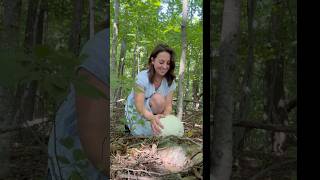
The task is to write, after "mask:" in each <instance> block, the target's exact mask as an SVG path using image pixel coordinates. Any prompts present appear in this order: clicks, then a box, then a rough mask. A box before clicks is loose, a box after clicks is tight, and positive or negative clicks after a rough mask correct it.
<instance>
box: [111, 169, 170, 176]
mask: <svg viewBox="0 0 320 180" xmlns="http://www.w3.org/2000/svg"><path fill="white" fill-rule="evenodd" d="M111 169H112V170H114V171H119V170H127V171H132V172H144V173H146V174H149V175H151V174H153V175H157V176H163V175H166V174H160V173H157V172H152V171H146V170H142V169H129V168H121V169H120V168H115V169H113V168H111Z"/></svg>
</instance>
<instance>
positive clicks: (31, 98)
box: [21, 0, 48, 122]
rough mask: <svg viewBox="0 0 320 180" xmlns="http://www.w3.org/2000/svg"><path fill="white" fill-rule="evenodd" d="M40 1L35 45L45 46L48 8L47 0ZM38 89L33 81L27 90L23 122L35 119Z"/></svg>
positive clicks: (23, 107)
mask: <svg viewBox="0 0 320 180" xmlns="http://www.w3.org/2000/svg"><path fill="white" fill-rule="evenodd" d="M40 1H41V3H40V7H39V11H38V12H39V13H38V16H37V17H36V19H37V21H36V22H37V26H36V29H34V31H35V35H36V37H35V39H36V42H35V44H37V45H40V44H43V29H44V17H45V14H46V11H47V8H48V1H47V0H40ZM31 46H32V45H31ZM37 89H38V82H37V81H32V82H31V83H29V84H28V87H27V89H26V90H25V96H24V98H23V99H22V103H21V104H22V109H23V122H25V121H28V120H32V119H33V113H34V107H35V102H36V101H35V98H36V92H37Z"/></svg>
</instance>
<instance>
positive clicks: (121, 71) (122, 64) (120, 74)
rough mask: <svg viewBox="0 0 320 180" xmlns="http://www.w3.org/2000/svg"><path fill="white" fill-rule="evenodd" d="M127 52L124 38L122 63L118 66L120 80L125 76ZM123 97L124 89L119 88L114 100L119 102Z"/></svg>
mask: <svg viewBox="0 0 320 180" xmlns="http://www.w3.org/2000/svg"><path fill="white" fill-rule="evenodd" d="M126 51H127V45H126V40H125V38H123V39H122V41H121V50H120V63H119V66H118V78H119V79H120V78H121V76H123V72H124V65H125V57H126ZM121 95H122V87H119V88H118V89H117V90H116V93H115V96H116V97H115V98H114V99H115V100H117V99H119V98H121ZM116 106H117V103H116Z"/></svg>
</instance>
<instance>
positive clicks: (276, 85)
mask: <svg viewBox="0 0 320 180" xmlns="http://www.w3.org/2000/svg"><path fill="white" fill-rule="evenodd" d="M282 3H283V2H281V1H278V0H273V8H272V12H271V46H272V48H273V49H274V57H275V59H271V60H269V61H268V62H266V69H265V71H266V72H265V77H266V81H265V83H266V84H265V88H266V89H265V95H266V99H267V101H266V106H265V115H266V119H267V120H268V121H270V122H271V123H273V124H282V125H287V120H288V114H287V111H286V106H285V100H286V99H285V94H284V82H283V78H284V55H283V45H282V43H281V36H282V34H281V31H282V29H281V21H280V20H281V17H283V12H282V11H281V5H282ZM271 136H272V150H273V151H274V152H275V153H276V154H278V155H281V154H282V145H283V142H284V140H285V138H286V134H285V133H283V132H273V133H271Z"/></svg>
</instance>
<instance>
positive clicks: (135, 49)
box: [132, 43, 139, 79]
mask: <svg viewBox="0 0 320 180" xmlns="http://www.w3.org/2000/svg"><path fill="white" fill-rule="evenodd" d="M137 48H138V44H137V43H136V44H135V45H134V49H133V63H132V78H133V79H134V78H135V77H136V68H135V64H136V62H137V60H136V59H137ZM138 67H139V64H138ZM138 73H139V70H138Z"/></svg>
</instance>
